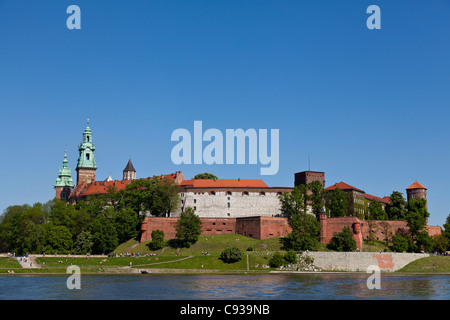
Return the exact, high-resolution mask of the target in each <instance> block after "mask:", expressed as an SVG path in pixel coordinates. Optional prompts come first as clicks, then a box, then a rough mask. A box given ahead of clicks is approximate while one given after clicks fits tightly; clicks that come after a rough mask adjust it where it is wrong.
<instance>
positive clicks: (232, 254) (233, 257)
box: [219, 247, 242, 263]
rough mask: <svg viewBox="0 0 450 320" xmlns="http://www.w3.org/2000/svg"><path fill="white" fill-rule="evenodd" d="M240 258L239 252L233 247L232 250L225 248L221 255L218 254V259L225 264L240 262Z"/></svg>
mask: <svg viewBox="0 0 450 320" xmlns="http://www.w3.org/2000/svg"><path fill="white" fill-rule="evenodd" d="M241 258H242V253H241V250H239V249H238V248H235V247H233V248H226V249H225V250H223V251H222V253H221V254H220V258H219V259H220V260H222V261H223V262H225V263H233V262H238V261H240V260H241Z"/></svg>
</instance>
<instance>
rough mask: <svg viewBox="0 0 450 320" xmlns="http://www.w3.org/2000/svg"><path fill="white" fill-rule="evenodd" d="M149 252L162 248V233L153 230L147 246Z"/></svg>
mask: <svg viewBox="0 0 450 320" xmlns="http://www.w3.org/2000/svg"><path fill="white" fill-rule="evenodd" d="M148 247H149V248H150V250H159V249H162V248H164V231H162V230H153V231H152V241H151V242H150V243H149V244H148Z"/></svg>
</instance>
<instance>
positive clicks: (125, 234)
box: [114, 208, 141, 243]
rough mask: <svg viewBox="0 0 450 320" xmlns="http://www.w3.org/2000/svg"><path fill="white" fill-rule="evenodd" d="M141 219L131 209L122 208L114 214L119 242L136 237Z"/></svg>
mask: <svg viewBox="0 0 450 320" xmlns="http://www.w3.org/2000/svg"><path fill="white" fill-rule="evenodd" d="M140 222H141V221H140V219H139V218H138V216H137V215H136V214H135V213H134V212H133V211H132V210H131V209H126V208H125V209H120V210H119V211H118V212H117V213H115V214H114V226H115V229H116V232H117V238H118V241H119V243H123V242H126V241H128V240H130V239H132V238H135V237H136V236H137V235H138V233H139V231H138V227H139V225H140Z"/></svg>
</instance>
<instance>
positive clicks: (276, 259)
mask: <svg viewBox="0 0 450 320" xmlns="http://www.w3.org/2000/svg"><path fill="white" fill-rule="evenodd" d="M284 263H285V261H284V257H283V256H282V255H281V253H279V252H276V253H274V255H273V256H272V257H271V258H270V260H269V266H270V267H271V268H279V267H281V266H282V265H284Z"/></svg>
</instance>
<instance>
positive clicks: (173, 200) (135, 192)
mask: <svg viewBox="0 0 450 320" xmlns="http://www.w3.org/2000/svg"><path fill="white" fill-rule="evenodd" d="M179 187H180V186H179V185H178V184H177V183H176V182H174V181H171V180H170V179H168V178H167V177H166V178H164V179H160V178H159V177H158V176H154V177H153V178H151V179H138V180H134V181H133V182H131V183H130V184H129V185H127V187H126V188H125V190H124V191H123V195H122V200H121V201H122V203H121V205H122V208H129V209H131V210H133V211H134V212H136V213H137V214H138V215H143V214H144V212H147V211H148V212H149V213H150V214H151V215H153V216H156V217H162V216H170V213H171V212H172V211H174V210H176V209H177V207H178V203H179V202H180V201H181V200H180V196H179V195H178V190H179Z"/></svg>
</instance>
